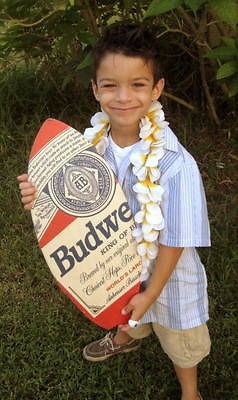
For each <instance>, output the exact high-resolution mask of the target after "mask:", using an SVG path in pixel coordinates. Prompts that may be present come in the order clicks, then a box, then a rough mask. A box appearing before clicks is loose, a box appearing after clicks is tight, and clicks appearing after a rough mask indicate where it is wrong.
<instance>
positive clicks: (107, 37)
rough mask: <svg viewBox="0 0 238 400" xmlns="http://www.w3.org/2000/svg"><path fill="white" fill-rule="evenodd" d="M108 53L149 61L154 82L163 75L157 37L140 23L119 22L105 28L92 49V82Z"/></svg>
mask: <svg viewBox="0 0 238 400" xmlns="http://www.w3.org/2000/svg"><path fill="white" fill-rule="evenodd" d="M108 53H114V54H123V55H125V56H129V57H141V58H142V59H143V60H145V61H146V62H151V65H152V68H153V76H154V84H155V83H157V82H158V80H159V79H161V78H162V77H163V74H162V69H161V65H160V54H159V43H158V39H157V38H156V36H155V35H154V34H153V33H152V32H151V31H150V30H148V29H147V28H145V27H144V26H143V25H142V24H125V23H123V24H121V23H120V24H115V25H111V26H110V27H108V28H106V29H105V31H104V32H103V34H102V36H101V38H100V39H99V40H98V42H97V43H96V44H95V46H94V48H93V50H92V56H93V64H92V76H93V80H94V82H96V77H97V70H98V68H99V65H100V63H101V61H102V59H103V58H104V57H105V55H106V54H108Z"/></svg>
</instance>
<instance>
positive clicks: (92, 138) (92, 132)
mask: <svg viewBox="0 0 238 400" xmlns="http://www.w3.org/2000/svg"><path fill="white" fill-rule="evenodd" d="M105 133H106V131H105V126H104V125H96V126H94V127H93V128H86V129H85V131H84V136H85V137H86V139H87V140H88V141H89V142H90V143H93V144H94V145H96V144H97V143H98V142H99V140H101V138H102V136H103V135H105Z"/></svg>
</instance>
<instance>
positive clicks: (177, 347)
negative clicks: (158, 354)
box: [128, 323, 211, 368]
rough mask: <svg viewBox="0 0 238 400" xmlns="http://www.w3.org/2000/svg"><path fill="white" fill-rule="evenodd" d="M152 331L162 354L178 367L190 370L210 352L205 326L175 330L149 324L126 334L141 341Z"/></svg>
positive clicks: (208, 337)
mask: <svg viewBox="0 0 238 400" xmlns="http://www.w3.org/2000/svg"><path fill="white" fill-rule="evenodd" d="M152 331H154V332H155V334H156V336H157V337H158V338H159V341H160V344H161V347H162V349H163V350H164V352H165V353H166V354H167V355H168V357H169V358H170V359H171V360H172V362H173V363H174V364H175V365H177V366H178V367H181V368H192V367H194V366H195V365H197V364H198V363H199V362H200V361H201V360H202V359H203V358H204V357H206V356H207V355H208V354H209V352H210V347H211V342H210V336H209V332H208V328H207V325H206V324H204V325H200V326H197V327H195V328H191V329H184V330H175V329H169V328H165V327H163V326H161V325H159V324H157V323H151V324H144V325H141V326H138V327H137V328H133V329H131V330H130V331H129V332H128V334H129V335H130V336H131V337H132V338H134V339H142V338H144V337H146V336H149V335H150V334H151V333H152Z"/></svg>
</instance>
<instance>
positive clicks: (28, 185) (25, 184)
mask: <svg viewBox="0 0 238 400" xmlns="http://www.w3.org/2000/svg"><path fill="white" fill-rule="evenodd" d="M19 188H20V190H22V189H29V188H31V189H33V188H35V186H34V184H33V183H31V182H21V183H20V184H19Z"/></svg>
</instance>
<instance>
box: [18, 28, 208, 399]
mask: <svg viewBox="0 0 238 400" xmlns="http://www.w3.org/2000/svg"><path fill="white" fill-rule="evenodd" d="M158 50H159V46H158V43H157V40H156V38H155V37H154V36H153V35H152V34H151V33H150V32H149V31H147V30H145V29H144V28H143V27H142V26H136V25H124V24H121V25H115V26H112V27H111V28H109V29H108V30H107V31H106V32H105V34H104V36H102V38H101V39H100V40H99V41H98V43H97V45H96V46H95V48H94V51H93V58H94V65H93V67H94V71H93V72H94V73H93V81H92V86H93V92H94V95H95V98H96V100H97V101H98V102H99V103H100V106H101V108H102V110H103V116H104V117H105V118H106V119H108V120H107V121H106V122H105V121H104V122H103V123H104V124H105V127H104V128H105V129H104V128H102V123H101V124H99V125H98V126H99V128H98V130H97V123H96V122H95V121H94V123H93V124H94V128H89V129H88V130H86V131H85V134H86V136H87V137H88V138H89V139H90V135H91V136H92V137H91V139H92V142H93V143H94V144H97V143H98V148H99V147H100V144H102V143H103V140H104V146H102V147H103V149H102V147H100V151H101V152H102V153H103V155H104V157H105V159H106V160H107V161H108V162H109V163H110V164H111V166H112V168H113V170H114V171H115V173H116V174H117V176H118V179H119V181H120V183H121V184H122V187H123V189H124V191H125V193H126V196H127V198H128V202H129V205H130V207H131V209H132V212H133V213H134V215H135V219H136V221H137V223H138V226H139V228H138V229H139V230H138V232H139V233H138V235H139V236H140V235H142V238H140V239H138V242H139V245H140V246H138V250H139V249H140V252H141V255H142V259H143V260H144V261H143V263H144V270H145V276H146V280H144V282H143V285H142V286H143V291H141V292H140V293H139V294H137V295H135V296H134V297H133V298H132V299H131V300H130V302H129V304H128V305H127V306H126V307H125V308H124V309H123V310H122V313H124V314H127V313H131V316H130V318H131V326H135V327H134V328H132V327H131V326H129V325H125V326H120V327H118V330H117V332H116V334H114V335H113V334H112V333H109V334H107V335H106V337H105V338H103V339H100V340H97V341H95V342H93V343H90V344H89V345H87V346H86V347H85V348H84V351H83V354H84V357H85V358H86V359H87V360H90V361H102V360H105V359H107V358H109V357H112V356H113V355H116V354H119V353H123V352H128V351H131V350H134V349H136V348H138V346H139V344H140V339H142V338H144V337H146V336H148V335H149V334H150V333H151V332H152V331H154V332H155V334H156V335H157V337H158V338H159V341H160V344H161V346H162V348H163V350H164V351H165V352H166V353H167V355H168V356H169V358H170V359H171V360H172V362H173V365H174V369H175V371H176V374H177V377H178V380H179V382H180V385H181V390H182V395H181V399H182V400H198V399H200V398H201V397H200V395H199V392H198V388H197V365H198V363H199V362H200V361H201V360H202V359H203V358H204V357H205V356H206V355H207V354H208V353H209V351H210V339H209V333H208V329H207V326H206V321H207V320H208V304H207V303H208V302H207V292H206V286H207V284H206V275H205V271H204V268H203V265H202V263H201V261H200V259H199V256H198V254H197V252H196V250H195V247H199V246H209V245H210V238H209V224H208V218H207V210H206V201H205V196H204V191H203V186H202V182H201V178H200V174H199V172H198V168H197V165H196V163H195V161H194V159H193V158H192V156H191V155H190V154H189V153H188V152H187V151H186V150H185V149H184V148H183V146H182V145H181V144H180V143H179V142H178V139H177V137H176V136H175V135H174V134H173V132H172V131H171V130H170V129H169V128H168V127H167V126H166V123H164V122H163V113H162V112H161V110H160V107H159V106H158V103H154V102H156V100H157V99H158V98H159V97H160V95H161V93H162V90H163V87H164V79H163V76H162V74H161V69H160V66H159V52H158ZM156 107H157V108H156ZM154 109H156V110H157V111H158V112H157V111H156V112H157V114H156V113H155V114H156V116H155V117H154V118H152V117H151V115H152V114H153V112H154V111H153V110H154ZM151 110H152V111H151ZM156 124H158V126H159V127H160V128H159V129H158V127H156V126H155V125H156ZM147 125H148V126H149V131H148V132H149V134H148V135H147V136H146V134H145V133H146V129H147ZM95 132H96V133H95ZM102 132H104V134H102ZM105 132H106V134H105ZM153 135H154V136H153ZM156 135H157V136H156ZM101 136H103V140H101V139H100V138H101ZM155 137H156V140H155ZM151 138H152V139H151ZM148 143H149V144H148ZM158 146H162V147H163V148H161V149H159V147H158ZM143 149H144V150H143ZM152 150H153V151H152ZM143 151H144V152H145V154H146V160H148V159H149V157H151V158H150V162H149V163H147V164H143V163H142V164H140V163H139V161H138V160H141V159H144V158H145V157H144V158H143ZM153 157H154V158H153ZM156 157H157V158H156ZM154 159H156V160H157V165H155V164H153V162H152V161H153V160H154ZM133 164H134V166H133ZM157 167H159V169H158V168H157ZM158 171H159V172H158ZM155 177H157V179H156V178H155ZM18 180H19V181H20V182H21V183H20V189H21V194H22V202H23V203H24V204H25V208H26V209H30V208H31V207H32V206H33V201H34V196H35V188H34V186H33V185H32V184H31V183H30V182H29V181H27V175H21V176H20V177H18ZM155 180H156V183H155ZM138 182H139V184H140V185H139V186H138ZM158 182H159V183H160V185H161V186H160V185H157V183H158ZM143 185H144V186H145V190H144V186H143ZM146 185H147V186H146ZM152 189H153V190H154V189H155V191H154V192H153V190H152ZM140 190H141V192H140ZM135 192H137V194H136V193H135ZM155 193H157V194H158V198H156V196H155ZM161 193H162V197H161V199H159V197H160V194H161ZM146 195H148V196H150V201H149V202H146V200H145V199H146ZM149 205H152V207H151V208H153V210H154V211H153V210H152V211H151V212H152V214H150V215H152V216H153V221H151V219H150V220H149V218H147V217H148V215H147V214H146V215H145V213H146V212H147V211H148V210H147V207H149ZM138 210H139V211H138ZM146 210H147V211H146ZM155 210H157V211H156V212H155ZM153 212H154V214H153ZM143 213H144V214H143ZM146 218H147V219H148V220H149V221H150V222H149V223H148V221H147V222H145V220H146ZM143 224H144V225H143ZM141 226H142V229H141ZM148 227H149V228H148ZM152 228H153V229H152ZM159 230H160V232H159ZM148 232H149V235H151V234H152V236H153V235H154V236H153V238H152V239H151V236H150V237H149V235H148ZM143 235H144V236H143ZM146 235H147V236H146ZM155 245H156V249H157V251H156V255H157V256H156V258H155V252H154V247H153V246H155ZM146 246H147V247H146ZM146 249H147V250H148V249H151V252H149V250H148V257H147V258H146V256H145V253H146V251H147V250H146ZM152 250H153V251H152ZM152 253H153V254H152ZM146 254H147V253H146ZM143 257H144V258H143ZM137 324H139V325H138V326H136V325H137Z"/></svg>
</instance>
